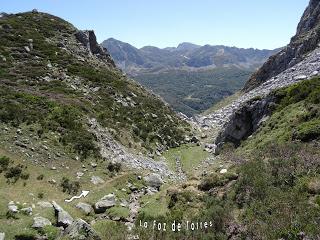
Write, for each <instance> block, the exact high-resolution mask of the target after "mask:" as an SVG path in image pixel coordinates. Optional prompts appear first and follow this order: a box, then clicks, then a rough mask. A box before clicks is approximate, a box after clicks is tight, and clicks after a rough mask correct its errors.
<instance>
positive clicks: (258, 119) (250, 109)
mask: <svg viewBox="0 0 320 240" xmlns="http://www.w3.org/2000/svg"><path fill="white" fill-rule="evenodd" d="M274 101H275V99H274V97H273V96H271V95H270V96H267V97H266V98H263V99H253V100H251V101H248V102H246V103H245V104H244V105H243V106H242V107H241V108H240V109H238V110H237V111H235V113H234V114H233V115H232V116H231V118H230V121H229V122H228V123H227V124H226V126H225V127H224V130H223V131H221V132H220V133H219V135H218V137H217V138H216V145H217V146H218V147H219V144H221V143H223V142H232V143H234V144H235V145H236V146H238V145H239V144H240V142H241V140H243V139H246V138H247V137H249V136H250V135H251V134H252V133H253V132H255V131H256V130H257V129H258V127H259V126H260V124H261V123H262V122H263V120H264V118H266V116H268V115H269V114H270V113H271V110H270V106H273V105H274Z"/></svg>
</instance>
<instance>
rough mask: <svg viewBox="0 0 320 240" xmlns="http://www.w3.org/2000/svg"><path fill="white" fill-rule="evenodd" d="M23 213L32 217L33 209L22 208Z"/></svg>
mask: <svg viewBox="0 0 320 240" xmlns="http://www.w3.org/2000/svg"><path fill="white" fill-rule="evenodd" d="M21 212H22V213H24V214H26V215H32V208H31V207H27V208H22V209H21Z"/></svg>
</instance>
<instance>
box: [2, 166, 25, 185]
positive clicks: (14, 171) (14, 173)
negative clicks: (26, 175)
mask: <svg viewBox="0 0 320 240" xmlns="http://www.w3.org/2000/svg"><path fill="white" fill-rule="evenodd" d="M21 175H22V165H18V166H15V167H10V168H8V170H7V171H6V173H5V175H4V176H5V177H6V178H7V179H8V181H12V182H13V183H15V182H16V181H18V180H19V178H20V177H21Z"/></svg>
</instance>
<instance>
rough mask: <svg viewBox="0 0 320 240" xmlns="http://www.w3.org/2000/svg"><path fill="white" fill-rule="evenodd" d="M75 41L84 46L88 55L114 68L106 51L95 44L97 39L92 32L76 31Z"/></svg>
mask: <svg viewBox="0 0 320 240" xmlns="http://www.w3.org/2000/svg"><path fill="white" fill-rule="evenodd" d="M75 36H76V38H77V40H78V41H79V42H81V43H82V44H83V46H85V47H86V48H87V49H88V51H89V53H91V54H93V55H96V56H97V57H99V58H100V59H102V60H105V61H107V62H108V63H109V64H110V65H111V66H113V67H115V66H116V65H115V63H114V61H113V59H112V58H111V56H110V54H109V52H108V50H107V49H106V48H104V47H101V46H100V45H99V44H98V42H97V37H96V35H95V33H94V31H92V30H86V31H78V32H77V33H76V34H75Z"/></svg>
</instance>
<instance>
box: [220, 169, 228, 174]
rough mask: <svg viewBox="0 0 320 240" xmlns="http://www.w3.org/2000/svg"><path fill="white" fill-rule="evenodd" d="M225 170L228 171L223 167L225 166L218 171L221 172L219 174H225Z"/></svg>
mask: <svg viewBox="0 0 320 240" xmlns="http://www.w3.org/2000/svg"><path fill="white" fill-rule="evenodd" d="M227 172H228V170H227V169H225V168H224V169H221V170H220V173H221V174H225V173H227Z"/></svg>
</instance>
